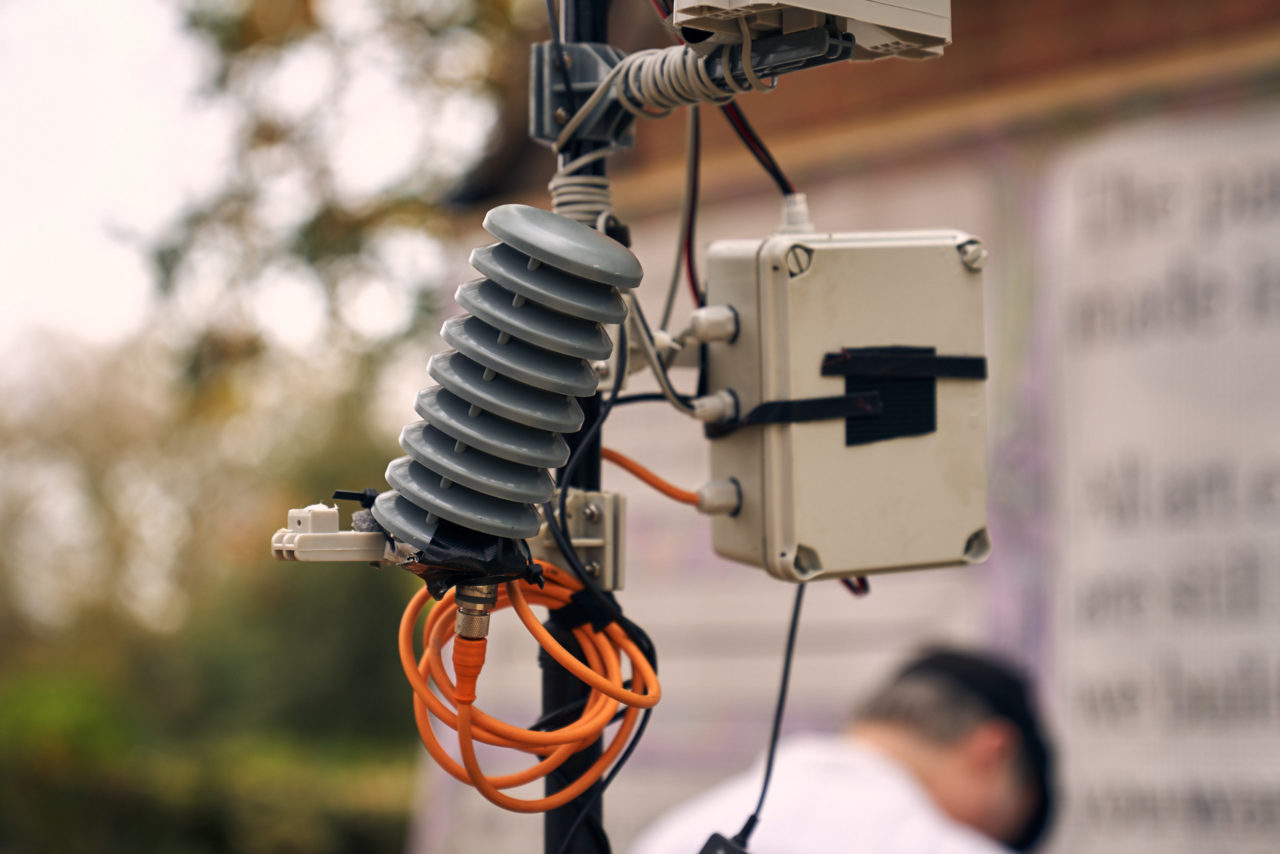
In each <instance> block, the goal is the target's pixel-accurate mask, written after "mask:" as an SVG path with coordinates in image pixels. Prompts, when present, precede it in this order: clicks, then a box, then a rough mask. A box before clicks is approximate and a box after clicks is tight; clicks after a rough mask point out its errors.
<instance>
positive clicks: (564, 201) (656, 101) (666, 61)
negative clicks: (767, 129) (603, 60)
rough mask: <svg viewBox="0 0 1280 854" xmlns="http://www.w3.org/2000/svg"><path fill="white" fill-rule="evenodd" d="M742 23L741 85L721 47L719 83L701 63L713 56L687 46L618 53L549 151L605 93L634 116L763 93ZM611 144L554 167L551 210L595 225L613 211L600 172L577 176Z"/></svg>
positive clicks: (612, 148) (610, 148) (610, 150)
mask: <svg viewBox="0 0 1280 854" xmlns="http://www.w3.org/2000/svg"><path fill="white" fill-rule="evenodd" d="M739 25H740V26H741V27H742V54H741V57H742V73H743V76H744V77H746V78H747V83H746V84H745V85H744V84H741V83H739V82H738V81H737V80H736V79H735V78H734V75H733V73H732V72H731V71H730V70H729V56H728V50H727V46H722V47H720V48H719V50H718V53H719V54H720V55H721V67H722V69H723V71H724V78H725V80H724V85H723V87H722V86H720V85H717V84H716V83H715V81H713V80H712V79H711V73H710V72H709V71H708V70H707V62H708V61H709V60H710V58H711V57H712V56H715V55H716V54H715V53H714V52H713V53H712V54H710V55H708V56H699V55H698V54H697V53H695V52H694V51H693V50H692V49H691V48H689V46H688V45H673V46H672V47H668V48H662V49H652V50H642V51H638V52H637V53H633V54H631V55H629V56H626V57H623V59H622V61H621V62H619V63H618V64H617V65H615V66H614V67H613V68H612V69H610V71H609V73H608V74H606V75H605V78H604V79H603V80H601V81H600V84H599V85H598V86H596V88H595V91H594V92H592V93H591V96H590V97H589V98H587V100H586V101H585V102H584V103H583V105H582V106H581V107H579V108H578V110H577V112H575V113H574V114H573V117H572V118H570V119H569V121H568V122H566V123H565V126H564V127H563V128H562V129H561V130H560V135H559V136H557V137H556V141H555V150H556V152H557V153H559V152H561V151H563V150H564V148H565V146H567V145H568V144H569V143H570V142H571V141H572V140H573V137H574V135H575V134H576V133H577V132H578V129H579V128H581V127H582V125H583V123H584V122H586V120H587V119H588V118H589V117H590V116H591V114H592V113H593V112H594V111H595V110H596V108H598V107H599V106H600V104H601V102H603V101H604V99H605V98H606V97H607V96H608V94H609V92H610V90H612V91H613V92H614V94H615V95H616V97H617V99H618V103H620V104H621V105H622V107H623V108H624V109H625V110H627V111H628V112H630V113H632V114H633V115H635V116H643V117H645V118H650V119H659V118H662V117H664V116H667V115H670V114H671V112H672V111H673V110H675V109H677V108H679V107H689V106H693V105H694V104H703V103H708V102H709V103H713V104H727V103H728V102H730V101H732V100H733V99H734V98H735V97H737V96H738V95H740V94H742V93H743V92H749V91H751V90H753V89H754V90H757V91H768V90H770V89H772V88H773V87H774V86H776V85H777V80H776V79H775V80H774V82H773V84H772V85H768V84H765V83H764V82H763V81H761V80H760V78H759V76H757V75H756V71H755V69H754V68H752V67H751V30H750V29H749V28H748V27H747V26H746V22H745V21H744V20H742V19H739ZM615 150H616V146H608V147H605V148H601V149H598V150H596V151H593V152H591V153H590V154H586V155H584V156H582V157H579V158H576V159H574V160H573V161H571V162H569V163H566V164H564V165H562V166H561V167H560V168H559V169H557V170H556V174H555V177H554V178H552V179H551V183H550V184H548V189H550V190H551V207H552V210H554V211H555V212H556V213H560V214H563V215H565V216H567V217H569V218H571V219H575V220H577V221H579V222H582V223H585V224H587V225H590V226H592V227H595V226H597V225H598V224H599V223H600V222H601V220H602V218H604V217H606V216H608V215H609V214H610V213H611V212H612V210H613V200H612V196H611V195H610V193H609V179H608V178H606V177H604V176H603V175H578V174H575V173H577V171H578V170H580V169H582V168H583V167H584V166H587V165H589V164H591V163H594V162H595V161H596V160H600V159H602V158H604V157H608V156H609V155H610V154H612V153H613V152H614V151H615Z"/></svg>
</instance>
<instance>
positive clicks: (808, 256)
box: [787, 243, 813, 276]
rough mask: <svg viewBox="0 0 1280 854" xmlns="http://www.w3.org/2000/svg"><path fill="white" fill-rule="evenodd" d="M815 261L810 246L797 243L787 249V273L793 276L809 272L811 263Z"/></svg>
mask: <svg viewBox="0 0 1280 854" xmlns="http://www.w3.org/2000/svg"><path fill="white" fill-rule="evenodd" d="M812 263H813V252H811V251H810V250H809V249H808V248H806V247H804V246H801V245H800V244H798V243H797V244H796V245H794V246H792V247H791V248H790V249H788V250H787V273H788V274H789V275H791V276H799V275H800V274H801V273H804V272H807V271H808V269H809V265H810V264H812Z"/></svg>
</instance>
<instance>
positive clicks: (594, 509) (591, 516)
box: [582, 504, 600, 522]
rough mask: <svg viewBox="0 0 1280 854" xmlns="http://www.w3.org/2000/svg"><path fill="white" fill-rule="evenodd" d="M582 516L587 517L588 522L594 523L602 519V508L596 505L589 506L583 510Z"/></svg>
mask: <svg viewBox="0 0 1280 854" xmlns="http://www.w3.org/2000/svg"><path fill="white" fill-rule="evenodd" d="M582 515H583V516H585V517H586V519H587V521H588V522H594V521H596V520H597V519H599V518H600V508H599V506H597V505H595V504H588V505H587V506H586V507H583V508H582Z"/></svg>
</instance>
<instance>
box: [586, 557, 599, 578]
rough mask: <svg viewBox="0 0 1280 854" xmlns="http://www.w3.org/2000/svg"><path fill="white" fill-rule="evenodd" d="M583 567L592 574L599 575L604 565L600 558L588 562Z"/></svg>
mask: <svg viewBox="0 0 1280 854" xmlns="http://www.w3.org/2000/svg"><path fill="white" fill-rule="evenodd" d="M582 568H583V569H585V570H586V571H587V572H589V573H590V574H592V575H599V574H600V570H601V569H602V567H601V566H600V561H598V560H593V561H590V562H588V563H587V564H586V566H584V567H582Z"/></svg>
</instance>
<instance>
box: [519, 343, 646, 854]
mask: <svg viewBox="0 0 1280 854" xmlns="http://www.w3.org/2000/svg"><path fill="white" fill-rule="evenodd" d="M617 346H618V353H619V356H618V365H617V368H618V372H617V374H616V375H615V377H614V381H613V388H612V389H611V390H610V392H609V397H608V399H606V400H605V402H604V404H603V405H602V406H601V407H600V417H599V418H597V419H596V421H595V423H594V424H592V425H591V426H590V427H588V428H587V434H586V435H585V436H583V437H582V440H581V441H580V442H579V444H578V447H577V448H575V449H574V452H573V453H572V454H570V455H569V460H568V462H567V463H565V467H564V471H563V472H562V474H561V484H560V489H559V493H560V495H559V502H558V503H559V518H557V514H556V508H555V507H554V506H553V505H552V504H551V502H547V503H546V504H544V505H543V507H542V509H543V514H544V515H545V516H546V517H547V529H548V530H549V531H550V532H551V536H552V539H554V540H555V541H556V545H557V546H558V547H559V549H560V553H561V554H562V555H564V559H565V562H566V563H568V564H569V570H570V571H571V572H572V573H573V574H574V576H576V577H577V578H578V580H579V581H581V582H582V584H583V586H584V587H585V588H586V589H587V590H589V591H590V593H591V595H592V597H593V598H595V599H596V601H597V602H599V603H600V604H601V605H602V606H603V607H604V608H605V609H606V610H607V611H608V612H609V614H610V615H611V616H612V617H613V619H614V622H616V623H618V625H620V626H621V627H622V629H623V631H625V632H626V633H627V635H628V636H629V637H630V638H631V640H632V642H634V643H635V645H636V646H637V647H638V648H639V649H640V653H641V654H642V655H643V656H644V657H645V658H646V659H647V660H648V662H649V664H650V666H651V667H652V668H653V670H654V673H657V672H658V656H657V650H656V649H655V648H654V645H653V640H652V639H651V638H650V637H649V635H648V633H646V632H645V631H644V629H642V628H640V626H638V625H636V624H635V623H634V622H632V621H631V620H630V619H628V618H627V617H626V616H625V615H623V613H622V609H621V608H620V607H619V606H618V603H617V600H616V599H614V597H613V596H612V595H610V594H607V593H605V592H604V591H603V590H601V589H600V585H599V584H597V583H596V580H595V579H594V578H592V577H591V574H590V573H589V572H587V570H586V567H584V566H583V565H582V559H581V558H580V557H579V556H578V553H577V550H575V549H574V547H573V542H572V541H571V540H570V539H569V531H568V526H567V523H566V522H565V504H566V502H567V500H568V491H569V483H570V481H571V480H572V477H573V472H574V471H576V469H577V466H578V464H579V462H580V461H581V459H582V453H583V449H584V448H586V447H587V446H588V445H590V444H591V440H592V439H594V438H595V435H596V434H597V433H599V432H600V429H601V428H602V427H603V426H604V422H605V419H606V418H608V416H609V413H610V412H612V411H613V407H614V406H617V405H618V404H619V402H621V401H623V400H625V402H638V401H634V399H635V398H640V397H645V396H643V395H631V396H629V398H627V399H622V398H621V397H620V395H621V392H622V383H623V380H624V379H625V377H626V373H627V371H626V359H627V332H626V325H625V324H623V325H622V326H621V327H619V330H618V343H617ZM657 398H659V399H664V400H665V398H663V396H662V395H657ZM646 399H647V397H646ZM559 711H560V710H559V709H557V710H556V711H555V712H552V714H556V713H558V712H559ZM652 713H653V710H652V709H645V710H644V711H643V712H642V713H641V715H640V723H639V724H637V726H636V731H635V734H634V735H633V736H632V737H631V741H630V742H628V744H627V746H626V748H625V749H624V750H623V751H622V754H621V755H620V756H619V757H618V761H617V762H615V763H614V765H613V767H612V768H610V769H609V773H608V774H606V775H605V777H604V779H603V780H602V781H601V782H600V785H599V786H598V787H596V789H595V792H594V793H593V794H592V795H591V796H590V798H589V799H588V801H587V803H585V804H584V805H583V807H582V809H581V810H580V811H579V813H578V816H577V818H575V819H574V820H573V824H572V825H570V826H569V831H568V832H567V833H566V834H565V840H564V842H563V843H561V846H560V851H559V852H558V854H564V852H565V851H566V850H567V848H568V845H569V841H570V840H571V839H573V837H574V834H575V833H576V832H577V830H578V826H579V825H581V824H582V822H584V821H585V820H586V818H587V816H588V815H589V814H590V812H591V809H592V808H593V807H594V806H595V803H596V801H598V800H599V799H600V798H602V797H604V793H605V790H607V789H608V788H609V786H610V784H611V783H613V781H614V779H616V778H617V776H618V773H619V772H621V771H622V768H623V766H625V765H626V764H627V761H628V760H629V759H630V758H631V755H632V754H633V753H634V752H635V749H636V747H637V745H639V743H640V739H641V737H642V736H643V735H644V733H645V730H646V729H647V728H648V725H649V716H650V715H651V714H652ZM593 826H594V825H593Z"/></svg>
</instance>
